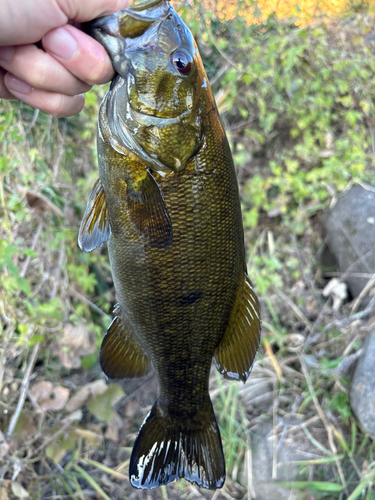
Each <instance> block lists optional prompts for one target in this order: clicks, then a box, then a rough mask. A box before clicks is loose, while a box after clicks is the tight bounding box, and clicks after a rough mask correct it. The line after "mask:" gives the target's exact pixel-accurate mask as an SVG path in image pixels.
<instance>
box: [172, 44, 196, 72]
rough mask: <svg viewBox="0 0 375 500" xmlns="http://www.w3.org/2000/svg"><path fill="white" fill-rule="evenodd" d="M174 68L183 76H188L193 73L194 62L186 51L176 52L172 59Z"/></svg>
mask: <svg viewBox="0 0 375 500" xmlns="http://www.w3.org/2000/svg"><path fill="white" fill-rule="evenodd" d="M171 60H172V64H173V66H174V67H175V68H176V69H177V71H178V72H179V73H181V74H182V75H188V74H189V73H190V71H191V68H192V64H193V60H192V58H191V56H190V54H189V53H188V52H187V51H186V50H176V52H174V53H173V54H172V57H171Z"/></svg>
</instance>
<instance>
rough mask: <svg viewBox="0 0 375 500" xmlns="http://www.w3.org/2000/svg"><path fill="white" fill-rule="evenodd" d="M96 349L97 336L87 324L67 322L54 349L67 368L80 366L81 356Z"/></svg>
mask: <svg viewBox="0 0 375 500" xmlns="http://www.w3.org/2000/svg"><path fill="white" fill-rule="evenodd" d="M95 351H96V342H95V336H94V334H93V333H92V332H90V331H89V330H88V329H87V328H86V326H85V325H77V326H75V325H72V324H70V323H69V324H67V325H65V327H64V330H63V335H62V337H61V339H60V340H59V342H58V344H57V345H56V347H55V349H54V351H53V352H54V354H55V355H56V356H59V358H60V361H61V363H62V365H63V366H64V367H65V368H70V369H72V368H79V367H80V366H81V357H82V356H87V355H88V354H93V353H94V352H95Z"/></svg>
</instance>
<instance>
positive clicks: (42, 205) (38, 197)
mask: <svg viewBox="0 0 375 500" xmlns="http://www.w3.org/2000/svg"><path fill="white" fill-rule="evenodd" d="M19 191H20V192H21V193H22V194H23V195H24V196H25V198H26V202H27V204H28V205H29V207H31V208H34V209H35V210H36V211H37V212H38V213H42V212H43V211H45V210H50V211H51V212H53V213H54V214H56V215H58V216H59V217H64V213H63V212H62V211H61V210H60V209H59V207H57V206H56V205H55V204H54V203H52V201H51V200H50V199H49V198H47V196H44V194H41V193H37V192H36V191H31V190H30V189H25V188H23V187H19Z"/></svg>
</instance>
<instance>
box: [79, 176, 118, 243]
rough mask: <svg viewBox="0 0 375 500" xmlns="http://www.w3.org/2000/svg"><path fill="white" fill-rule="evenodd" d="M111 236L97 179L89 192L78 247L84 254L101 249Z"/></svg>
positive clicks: (106, 208) (107, 216)
mask: <svg viewBox="0 0 375 500" xmlns="http://www.w3.org/2000/svg"><path fill="white" fill-rule="evenodd" d="M110 234H111V226H110V224H109V215H108V207H107V202H106V199H105V195H104V190H103V186H102V185H101V183H100V180H99V179H98V180H97V181H96V182H95V184H94V187H93V189H92V191H91V194H90V197H89V200H88V202H87V206H86V210H85V214H84V216H83V219H82V222H81V227H80V228H79V234H78V246H79V248H80V249H81V250H82V252H84V253H88V252H91V251H92V250H94V248H98V247H101V246H102V245H103V244H104V243H105V242H106V241H107V240H108V238H109V236H110Z"/></svg>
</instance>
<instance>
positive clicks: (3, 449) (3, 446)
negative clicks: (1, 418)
mask: <svg viewBox="0 0 375 500" xmlns="http://www.w3.org/2000/svg"><path fill="white" fill-rule="evenodd" d="M8 451H9V444H8V443H7V442H6V440H5V436H4V434H3V433H2V432H1V431H0V460H1V459H2V458H4V457H5V456H6V455H7V453H8ZM0 500H1V497H0Z"/></svg>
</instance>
